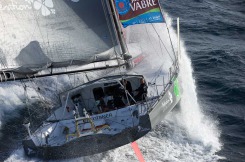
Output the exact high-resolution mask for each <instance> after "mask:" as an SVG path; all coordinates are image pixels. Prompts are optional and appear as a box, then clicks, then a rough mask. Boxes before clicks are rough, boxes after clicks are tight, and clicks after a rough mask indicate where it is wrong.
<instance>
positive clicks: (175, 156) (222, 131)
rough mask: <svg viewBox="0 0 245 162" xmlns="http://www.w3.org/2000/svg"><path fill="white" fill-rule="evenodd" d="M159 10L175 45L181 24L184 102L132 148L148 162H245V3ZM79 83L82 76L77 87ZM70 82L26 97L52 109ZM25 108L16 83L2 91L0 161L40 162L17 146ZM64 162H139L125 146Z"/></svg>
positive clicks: (223, 1)
mask: <svg viewBox="0 0 245 162" xmlns="http://www.w3.org/2000/svg"><path fill="white" fill-rule="evenodd" d="M160 2H161V5H162V7H163V9H164V11H165V13H166V19H167V22H168V24H169V26H172V27H170V33H171V35H172V37H173V40H174V41H175V40H176V35H175V30H176V27H175V26H176V23H175V20H176V17H180V24H181V51H182V54H181V62H180V68H181V72H180V75H181V78H182V79H181V80H182V87H183V96H182V100H181V103H180V107H177V108H176V109H174V110H173V111H172V112H171V113H169V115H168V116H167V117H166V119H165V120H163V121H162V122H161V123H160V124H159V125H158V126H157V127H156V128H155V129H154V130H153V131H152V132H150V133H149V134H148V135H147V136H145V137H143V138H141V139H140V140H138V141H137V142H138V145H139V147H140V149H141V151H142V153H143V156H144V158H145V160H146V161H147V162H148V161H150V162H163V161H171V162H172V161H173V162H182V161H184V162H196V161H203V162H210V161H227V162H228V161H232V162H233V161H234V162H240V161H241V162H242V161H245V1H243V0H185V1H181V0H174V1H170V0H160ZM158 30H161V29H158ZM175 42H176V41H175ZM151 64H154V62H151ZM144 70H147V69H144ZM82 79H83V76H82V75H81V76H80V78H79V81H80V80H81V81H82ZM69 80H71V78H68V77H63V78H60V79H59V82H56V80H55V79H54V78H50V79H49V80H48V81H47V80H39V81H37V86H39V85H40V86H41V85H46V86H43V87H41V92H40V93H41V94H42V96H39V95H38V94H37V93H36V92H35V91H34V88H37V87H35V86H36V84H35V85H32V84H31V83H29V84H28V87H29V88H28V96H29V97H30V98H32V99H35V98H37V101H38V98H40V97H45V99H49V100H54V101H55V100H57V96H53V95H52V94H53V92H55V91H57V92H61V91H62V90H65V89H67V88H69V87H70V86H71V85H69V83H70V82H69ZM47 84H48V85H49V86H47ZM11 92H15V93H11ZM51 96H52V98H50V97H51ZM24 101H25V97H24V91H23V88H22V85H21V84H20V83H3V84H1V87H0V103H1V109H0V125H1V127H0V161H42V160H41V159H35V158H32V159H31V158H27V157H25V156H24V153H23V149H22V148H21V139H22V138H23V137H24V136H25V135H26V131H25V130H24V128H23V127H22V125H21V124H22V122H23V121H24V119H25V117H27V116H28V112H27V111H26V109H25V103H24ZM39 104H40V103H39V102H34V103H32V105H34V106H35V105H39ZM54 104H55V102H54ZM40 112H42V109H41V108H39V109H36V111H35V112H33V113H34V115H36V119H38V118H39V117H40V118H41V116H39V115H38V114H39V113H40ZM66 161H67V160H66ZM68 161H84V162H90V161H94V162H97V161H103V162H107V161H115V162H125V161H132V162H134V161H135V162H136V161H137V159H136V157H135V155H134V152H133V150H132V149H131V147H130V145H126V146H123V147H120V148H117V149H115V150H111V151H108V152H106V153H102V154H97V155H93V156H88V157H81V158H76V159H70V160H68Z"/></svg>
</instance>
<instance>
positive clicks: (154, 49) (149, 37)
mask: <svg viewBox="0 0 245 162" xmlns="http://www.w3.org/2000/svg"><path fill="white" fill-rule="evenodd" d="M144 27H145V30H146V33H147V36H148V38H149V40H150V43H151V44H152V47H154V43H153V42H152V40H151V37H150V34H149V31H148V29H147V27H146V26H144ZM141 48H142V47H141ZM153 50H154V51H155V52H156V54H157V55H158V56H159V57H160V55H159V52H157V50H156V48H153ZM162 55H163V54H162Z"/></svg>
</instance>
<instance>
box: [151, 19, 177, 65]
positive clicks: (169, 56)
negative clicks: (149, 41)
mask: <svg viewBox="0 0 245 162" xmlns="http://www.w3.org/2000/svg"><path fill="white" fill-rule="evenodd" d="M151 25H152V27H153V29H154V30H155V32H156V34H157V36H158V38H159V39H160V40H161V42H162V44H163V46H164V48H165V50H166V51H167V53H168V55H169V57H170V58H171V60H172V61H173V62H174V60H173V58H172V57H171V54H170V53H169V51H168V49H167V47H166V46H165V44H164V43H163V41H162V39H161V37H160V35H159V34H158V32H157V30H156V28H155V26H154V25H153V24H151Z"/></svg>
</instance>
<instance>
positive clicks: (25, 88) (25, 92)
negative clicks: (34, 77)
mask: <svg viewBox="0 0 245 162" xmlns="http://www.w3.org/2000/svg"><path fill="white" fill-rule="evenodd" d="M20 83H21V84H22V86H23V89H24V95H25V97H26V101H25V104H26V108H27V111H28V114H29V120H30V123H32V119H31V112H30V109H29V106H28V103H27V102H28V100H29V99H28V94H27V86H26V84H25V83H24V81H23V80H20Z"/></svg>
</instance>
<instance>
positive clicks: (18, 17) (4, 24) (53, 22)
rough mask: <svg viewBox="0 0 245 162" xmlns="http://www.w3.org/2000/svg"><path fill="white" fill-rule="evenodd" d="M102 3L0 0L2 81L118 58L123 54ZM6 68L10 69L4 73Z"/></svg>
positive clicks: (95, 0) (93, 0) (100, 0)
mask: <svg viewBox="0 0 245 162" xmlns="http://www.w3.org/2000/svg"><path fill="white" fill-rule="evenodd" d="M106 4H108V2H106V1H105V0H81V1H77V0H4V1H1V2H0V15H1V20H0V71H1V79H2V78H3V80H4V78H5V79H6V77H7V78H8V77H10V75H11V74H12V73H17V74H35V73H37V72H39V71H42V70H45V69H48V68H64V67H68V66H71V65H88V64H89V63H92V62H100V61H108V60H109V61H110V60H113V59H115V58H117V57H118V56H120V55H121V54H122V53H123V52H122V49H121V46H120V43H118V42H119V41H118V35H117V34H116V32H115V28H114V24H113V18H112V17H111V16H110V15H111V14H110V12H111V9H110V8H109V7H108V5H106ZM62 71H65V70H64V69H63V70H62V69H61V70H59V72H62ZM6 72H11V73H8V75H7V76H6V74H5V73H6ZM16 76H18V75H15V76H14V77H16Z"/></svg>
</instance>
